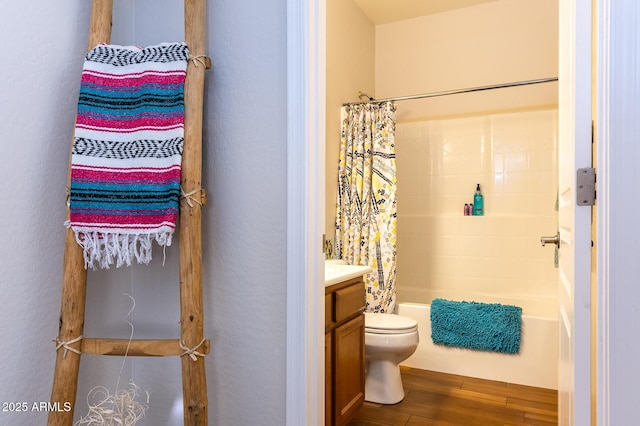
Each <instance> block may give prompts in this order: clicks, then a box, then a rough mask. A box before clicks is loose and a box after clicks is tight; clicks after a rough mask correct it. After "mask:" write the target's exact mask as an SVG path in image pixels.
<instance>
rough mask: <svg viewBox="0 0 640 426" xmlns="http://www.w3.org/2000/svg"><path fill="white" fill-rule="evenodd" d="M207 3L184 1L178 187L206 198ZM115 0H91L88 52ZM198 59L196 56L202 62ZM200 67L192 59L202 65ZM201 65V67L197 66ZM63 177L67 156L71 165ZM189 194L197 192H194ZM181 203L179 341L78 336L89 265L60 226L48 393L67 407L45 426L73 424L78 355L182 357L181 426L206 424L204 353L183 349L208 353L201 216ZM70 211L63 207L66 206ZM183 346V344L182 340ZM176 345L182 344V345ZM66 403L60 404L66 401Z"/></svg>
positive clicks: (105, 28) (102, 34)
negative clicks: (186, 57) (58, 345)
mask: <svg viewBox="0 0 640 426" xmlns="http://www.w3.org/2000/svg"><path fill="white" fill-rule="evenodd" d="M205 3H206V0H185V2H184V5H185V6H184V8H185V42H186V43H187V46H188V47H189V51H190V55H191V56H192V57H197V58H200V59H198V60H190V61H188V65H187V76H186V81H185V87H184V102H185V117H184V149H183V154H182V177H181V185H182V188H183V191H184V193H186V194H190V193H193V194H198V193H200V194H201V197H200V199H199V200H198V201H201V203H202V204H204V202H205V201H206V199H205V196H204V191H202V188H201V180H202V106H203V100H204V71H205V69H208V68H210V60H209V58H207V57H206V56H204V52H205V47H206V46H205V44H206V43H205V37H206V34H205V19H206V10H205V9H206V4H205ZM112 13H113V0H93V3H92V9H91V24H90V32H89V49H92V48H93V47H95V46H96V45H98V44H100V43H109V42H110V39H111V20H112ZM202 58H204V59H202ZM201 59H202V61H201ZM200 61H201V63H200V64H198V62H200ZM203 65H204V66H203ZM69 164H70V165H69V180H68V184H67V185H69V183H70V172H71V161H70V162H69ZM194 197H195V196H194ZM185 201H186V200H184V199H183V200H182V202H181V208H180V218H179V246H180V249H179V250H180V328H181V330H180V339H162V340H151V339H147V340H143V339H138V340H132V341H131V342H130V343H129V340H128V339H97V338H83V337H82V335H83V327H84V315H85V301H86V287H87V270H86V269H85V266H84V257H83V251H82V247H80V245H79V244H78V243H77V242H76V238H75V235H74V233H73V231H72V230H71V229H67V231H66V240H65V250H64V266H63V281H62V303H61V304H62V306H61V312H60V329H59V334H58V338H57V342H65V349H66V348H71V349H73V350H71V349H69V350H58V351H57V355H56V366H55V372H54V379H53V388H52V392H51V402H52V405H53V406H58V407H66V406H68V404H69V403H71V407H72V408H71V410H70V411H64V409H60V410H58V411H51V412H50V413H49V420H48V425H50V426H52V425H60V426H63V425H64V426H67V425H68V426H71V425H72V424H73V413H74V409H73V408H74V406H75V401H76V394H77V390H78V372H79V367H80V354H82V353H85V354H94V355H117V356H124V355H125V352H126V351H127V346H129V349H128V353H127V354H128V355H129V356H180V357H181V362H182V389H183V397H184V424H185V425H203V426H205V425H207V423H208V412H207V410H208V408H207V382H206V375H205V362H204V357H203V356H198V357H196V356H193V357H191V356H185V350H184V348H185V347H186V348H197V351H198V352H199V353H201V354H208V353H209V347H210V343H209V340H205V339H204V338H203V334H204V333H203V303H202V235H201V229H202V216H201V204H200V203H198V202H194V203H189V205H188V206H187V205H186V203H185ZM67 215H68V211H67ZM181 344H182V345H181ZM181 346H182V347H181ZM65 403H66V405H65Z"/></svg>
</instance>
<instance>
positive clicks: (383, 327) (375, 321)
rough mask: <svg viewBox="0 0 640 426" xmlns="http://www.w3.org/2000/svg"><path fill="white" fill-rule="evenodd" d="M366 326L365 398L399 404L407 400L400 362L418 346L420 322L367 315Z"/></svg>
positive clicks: (383, 402) (406, 318)
mask: <svg viewBox="0 0 640 426" xmlns="http://www.w3.org/2000/svg"><path fill="white" fill-rule="evenodd" d="M364 327H365V331H364V356H365V360H366V364H367V376H366V381H365V391H364V399H365V400H366V401H369V402H375V403H378V404H396V403H398V402H400V401H402V399H403V398H404V388H403V387H402V379H401V377H400V363H401V362H402V361H404V360H405V359H407V358H409V357H410V356H411V354H413V353H414V352H415V350H416V348H417V347H418V322H417V321H415V320H413V319H411V318H408V317H403V316H400V315H394V314H378V313H369V312H365V314H364Z"/></svg>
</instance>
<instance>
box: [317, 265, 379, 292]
mask: <svg viewBox="0 0 640 426" xmlns="http://www.w3.org/2000/svg"><path fill="white" fill-rule="evenodd" d="M371 271H373V269H371V268H370V267H368V266H355V265H347V264H345V263H344V262H343V261H341V260H335V259H332V260H326V261H325V263H324V286H325V287H329V286H330V285H334V284H338V283H340V282H342V281H347V280H350V279H352V278H356V277H359V276H362V275H364V274H368V273H369V272H371Z"/></svg>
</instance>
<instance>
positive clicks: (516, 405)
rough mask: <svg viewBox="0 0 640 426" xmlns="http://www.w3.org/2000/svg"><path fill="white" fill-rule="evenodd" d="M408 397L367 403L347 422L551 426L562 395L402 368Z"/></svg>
mask: <svg viewBox="0 0 640 426" xmlns="http://www.w3.org/2000/svg"><path fill="white" fill-rule="evenodd" d="M401 372H402V382H403V384H404V390H405V394H406V395H405V398H404V400H402V401H401V402H399V403H398V404H395V405H381V404H373V403H370V402H366V401H365V403H364V405H363V406H362V407H361V408H360V410H359V411H358V412H357V413H356V414H355V415H354V417H353V418H352V419H351V421H350V422H349V423H348V424H347V426H425V425H435V426H454V425H455V426H476V425H477V426H493V425H500V426H507V425H509V426H516V425H520V426H521V425H537V426H549V425H557V424H558V403H557V397H558V393H557V391H555V390H550V389H540V388H534V387H529V386H522V385H515V384H510V383H504V382H494V381H489V380H482V379H476V378H471V377H464V376H455V375H450V374H444V373H436V372H432V371H425V370H418V369H411V368H402V369H401Z"/></svg>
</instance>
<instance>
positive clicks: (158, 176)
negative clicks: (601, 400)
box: [71, 167, 180, 182]
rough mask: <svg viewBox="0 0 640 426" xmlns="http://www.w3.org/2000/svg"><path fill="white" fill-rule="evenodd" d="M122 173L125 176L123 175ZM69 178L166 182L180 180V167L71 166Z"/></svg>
mask: <svg viewBox="0 0 640 426" xmlns="http://www.w3.org/2000/svg"><path fill="white" fill-rule="evenodd" d="M123 173H124V174H126V176H123ZM71 178H72V179H73V180H74V181H75V182H82V181H83V180H90V181H110V182H116V181H118V180H122V179H123V178H124V180H125V181H127V182H131V181H145V182H167V181H176V180H178V181H179V180H180V169H179V168H176V169H170V170H168V171H158V172H150V171H145V172H141V171H127V169H119V170H118V171H104V170H100V169H92V168H88V167H87V168H77V167H72V168H71Z"/></svg>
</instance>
